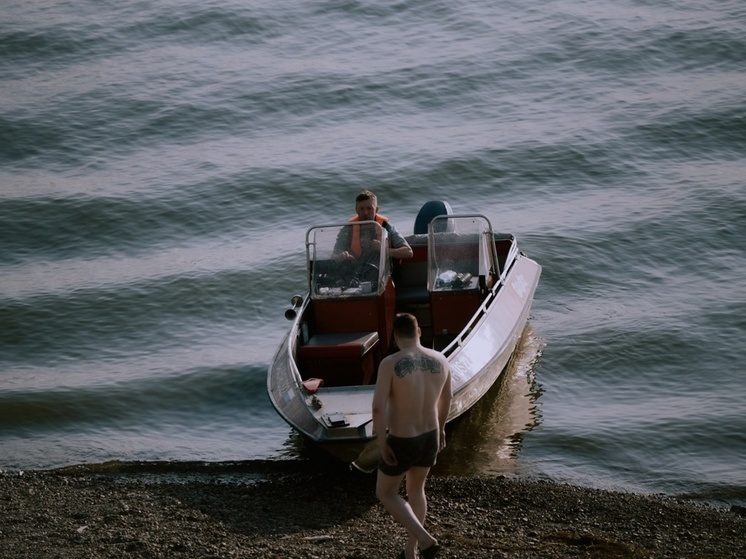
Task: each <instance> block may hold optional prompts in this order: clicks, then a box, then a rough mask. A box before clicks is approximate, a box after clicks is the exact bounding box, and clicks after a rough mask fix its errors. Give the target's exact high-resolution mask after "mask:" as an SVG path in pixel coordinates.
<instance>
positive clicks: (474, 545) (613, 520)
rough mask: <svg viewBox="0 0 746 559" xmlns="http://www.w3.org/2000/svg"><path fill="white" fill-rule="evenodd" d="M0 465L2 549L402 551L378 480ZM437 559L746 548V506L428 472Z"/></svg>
mask: <svg viewBox="0 0 746 559" xmlns="http://www.w3.org/2000/svg"><path fill="white" fill-rule="evenodd" d="M103 470H104V471H98V472H91V471H90V470H87V469H85V468H75V467H72V468H66V469H63V470H54V471H33V472H5V473H2V474H0V501H1V502H2V503H3V507H2V511H1V512H0V558H2V559H25V558H28V559H47V558H49V559H73V558H88V559H97V558H101V559H103V558H112V559H113V558H161V557H164V558H165V557H168V558H171V557H173V558H190V559H191V558H205V559H207V558H210V559H216V558H283V559H313V558H319V559H321V558H330V559H331V558H334V559H364V558H372V559H373V558H388V557H391V558H394V557H397V556H398V554H399V553H400V551H401V550H402V548H403V545H404V542H405V533H404V530H403V529H402V528H401V527H400V526H398V525H397V524H396V523H395V522H394V521H393V519H392V518H391V517H390V516H389V515H388V513H387V512H386V511H385V510H384V508H383V507H382V506H381V505H380V504H379V503H378V502H377V501H376V499H375V494H374V488H375V476H374V475H364V474H361V473H359V472H351V471H348V470H347V469H343V468H341V467H340V469H338V470H336V469H333V468H332V469H330V470H328V471H325V472H298V471H293V470H287V469H286V468H283V467H282V466H275V465H272V464H271V463H270V464H267V465H265V466H263V467H255V468H246V467H245V466H242V467H237V468H235V469H234V470H233V471H230V470H228V471H225V470H223V471H221V472H220V473H219V474H215V473H211V472H210V470H209V469H207V470H201V469H200V468H199V467H195V468H192V469H191V471H188V470H184V469H182V470H179V471H166V472H158V473H152V472H151V471H150V470H149V469H148V468H143V469H141V470H138V469H137V468H130V471H127V470H126V469H125V470H122V469H121V468H119V467H118V468H116V471H113V472H107V471H105V468H103ZM427 490H428V496H429V513H428V527H429V529H430V530H431V532H432V533H433V534H434V535H435V536H436V537H437V538H438V539H439V542H440V544H441V551H440V553H439V555H438V557H442V558H474V559H487V558H490V559H493V558H515V559H518V558H526V559H529V558H530V559H534V558H536V559H539V558H542V559H565V558H599V559H600V558H604V559H609V558H629V559H642V558H657V557H661V558H663V557H666V558H669V557H670V558H676V559H682V558H688V557H691V558H698V559H725V558H739V557H740V558H742V557H746V554H745V553H746V552H744V534H746V517H744V513H745V512H746V511H744V510H743V509H742V508H741V507H736V506H733V507H730V508H719V507H716V506H712V505H704V504H699V503H691V502H686V501H681V500H678V499H673V498H671V497H665V496H651V495H636V494H628V493H617V492H613V491H603V490H596V489H589V488H582V487H576V486H571V485H565V484H559V483H554V482H551V481H546V480H535V479H525V478H519V477H489V478H487V477H468V478H467V477H453V476H443V477H441V476H432V477H431V478H430V479H429V480H428V486H427Z"/></svg>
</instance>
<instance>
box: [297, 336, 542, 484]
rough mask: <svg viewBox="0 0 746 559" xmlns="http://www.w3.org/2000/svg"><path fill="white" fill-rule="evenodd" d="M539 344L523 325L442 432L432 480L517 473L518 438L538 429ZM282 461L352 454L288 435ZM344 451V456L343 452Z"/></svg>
mask: <svg viewBox="0 0 746 559" xmlns="http://www.w3.org/2000/svg"><path fill="white" fill-rule="evenodd" d="M544 345H545V343H544V340H543V339H542V338H541V337H540V336H539V335H538V334H537V333H536V332H535V331H534V330H533V329H532V328H531V325H530V324H529V325H527V326H526V328H525V329H524V331H523V335H522V336H521V339H520V340H519V342H518V345H517V347H516V351H515V353H514V355H513V358H512V359H511V361H510V362H509V363H508V365H507V366H506V368H505V370H504V371H503V373H502V374H501V375H500V378H499V379H498V382H496V383H495V384H494V385H493V386H492V387H491V388H490V390H489V391H488V392H487V393H486V394H485V395H484V396H483V397H482V398H481V399H480V401H479V402H477V403H476V404H475V405H474V406H473V407H472V408H471V409H470V410H469V411H468V412H467V413H465V414H464V415H463V416H461V417H459V418H458V419H456V420H455V421H453V422H452V423H450V424H449V426H448V441H447V446H446V448H445V450H444V451H443V452H442V453H441V454H440V455H439V457H438V463H437V464H436V465H435V467H434V468H433V471H432V474H433V475H456V476H480V475H514V474H519V473H521V472H520V461H519V460H518V454H519V452H520V449H521V444H522V442H523V435H524V434H525V433H527V432H529V431H531V430H532V429H534V428H535V427H536V426H538V425H539V423H540V414H539V411H538V406H537V400H538V398H539V397H540V396H541V387H540V385H539V384H538V383H537V382H536V367H537V364H538V363H539V361H540V359H541V352H542V350H543V348H544ZM285 446H286V449H287V450H286V454H285V458H290V459H296V460H300V461H301V462H303V463H305V464H306V465H307V466H308V467H309V468H311V469H317V468H320V467H321V468H323V467H325V466H324V464H325V463H326V462H329V464H328V465H329V466H330V467H338V466H339V462H338V460H339V458H340V457H342V458H343V459H345V458H346V459H349V458H350V457H353V456H354V455H355V452H356V448H355V447H353V446H350V447H349V449H346V448H345V445H335V446H334V449H333V452H332V449H330V448H329V447H324V446H319V445H317V444H314V443H311V442H310V441H308V440H307V439H305V438H304V437H302V436H301V435H299V434H298V433H297V432H295V431H292V432H291V434H290V437H289V438H288V440H287V442H286V444H285ZM345 451H346V452H345Z"/></svg>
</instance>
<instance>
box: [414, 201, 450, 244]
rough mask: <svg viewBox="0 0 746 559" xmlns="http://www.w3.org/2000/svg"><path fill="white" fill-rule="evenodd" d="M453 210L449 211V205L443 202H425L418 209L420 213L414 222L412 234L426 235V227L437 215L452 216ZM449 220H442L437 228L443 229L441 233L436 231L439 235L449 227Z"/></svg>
mask: <svg viewBox="0 0 746 559" xmlns="http://www.w3.org/2000/svg"><path fill="white" fill-rule="evenodd" d="M452 214H453V210H452V209H451V205H450V204H449V203H448V202H446V201H444V200H431V201H429V202H425V203H424V204H423V206H422V207H421V208H420V211H419V212H418V213H417V219H415V221H414V234H415V235H426V234H427V226H428V225H430V222H431V221H432V220H433V219H434V218H436V217H438V216H439V215H452ZM450 221H451V220H443V221H441V223H440V224H439V226H442V227H443V231H438V232H439V233H443V232H445V231H446V230H447V229H448V228H449V227H450V226H451V225H450Z"/></svg>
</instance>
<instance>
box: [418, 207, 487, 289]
mask: <svg viewBox="0 0 746 559" xmlns="http://www.w3.org/2000/svg"><path fill="white" fill-rule="evenodd" d="M428 237H429V238H428V246H429V255H428V262H429V264H428V266H429V269H428V280H427V281H428V290H430V291H451V290H467V289H481V288H483V286H484V283H481V285H480V278H481V282H484V281H485V280H486V278H488V277H489V276H490V275H491V274H493V273H494V272H495V270H496V269H497V268H496V265H495V262H496V259H495V250H494V241H493V234H492V225H491V224H490V221H489V220H488V219H487V218H486V217H484V216H481V215H469V216H439V217H436V218H435V219H433V220H432V221H431V222H430V225H429V227H428Z"/></svg>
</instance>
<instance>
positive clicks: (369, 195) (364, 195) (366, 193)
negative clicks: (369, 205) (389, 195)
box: [355, 189, 378, 203]
mask: <svg viewBox="0 0 746 559" xmlns="http://www.w3.org/2000/svg"><path fill="white" fill-rule="evenodd" d="M365 200H373V201H374V202H378V196H376V195H375V194H374V193H373V192H371V191H370V190H368V189H365V190H361V191H360V193H359V194H358V195H357V196H355V203H358V202H363V201H365Z"/></svg>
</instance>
